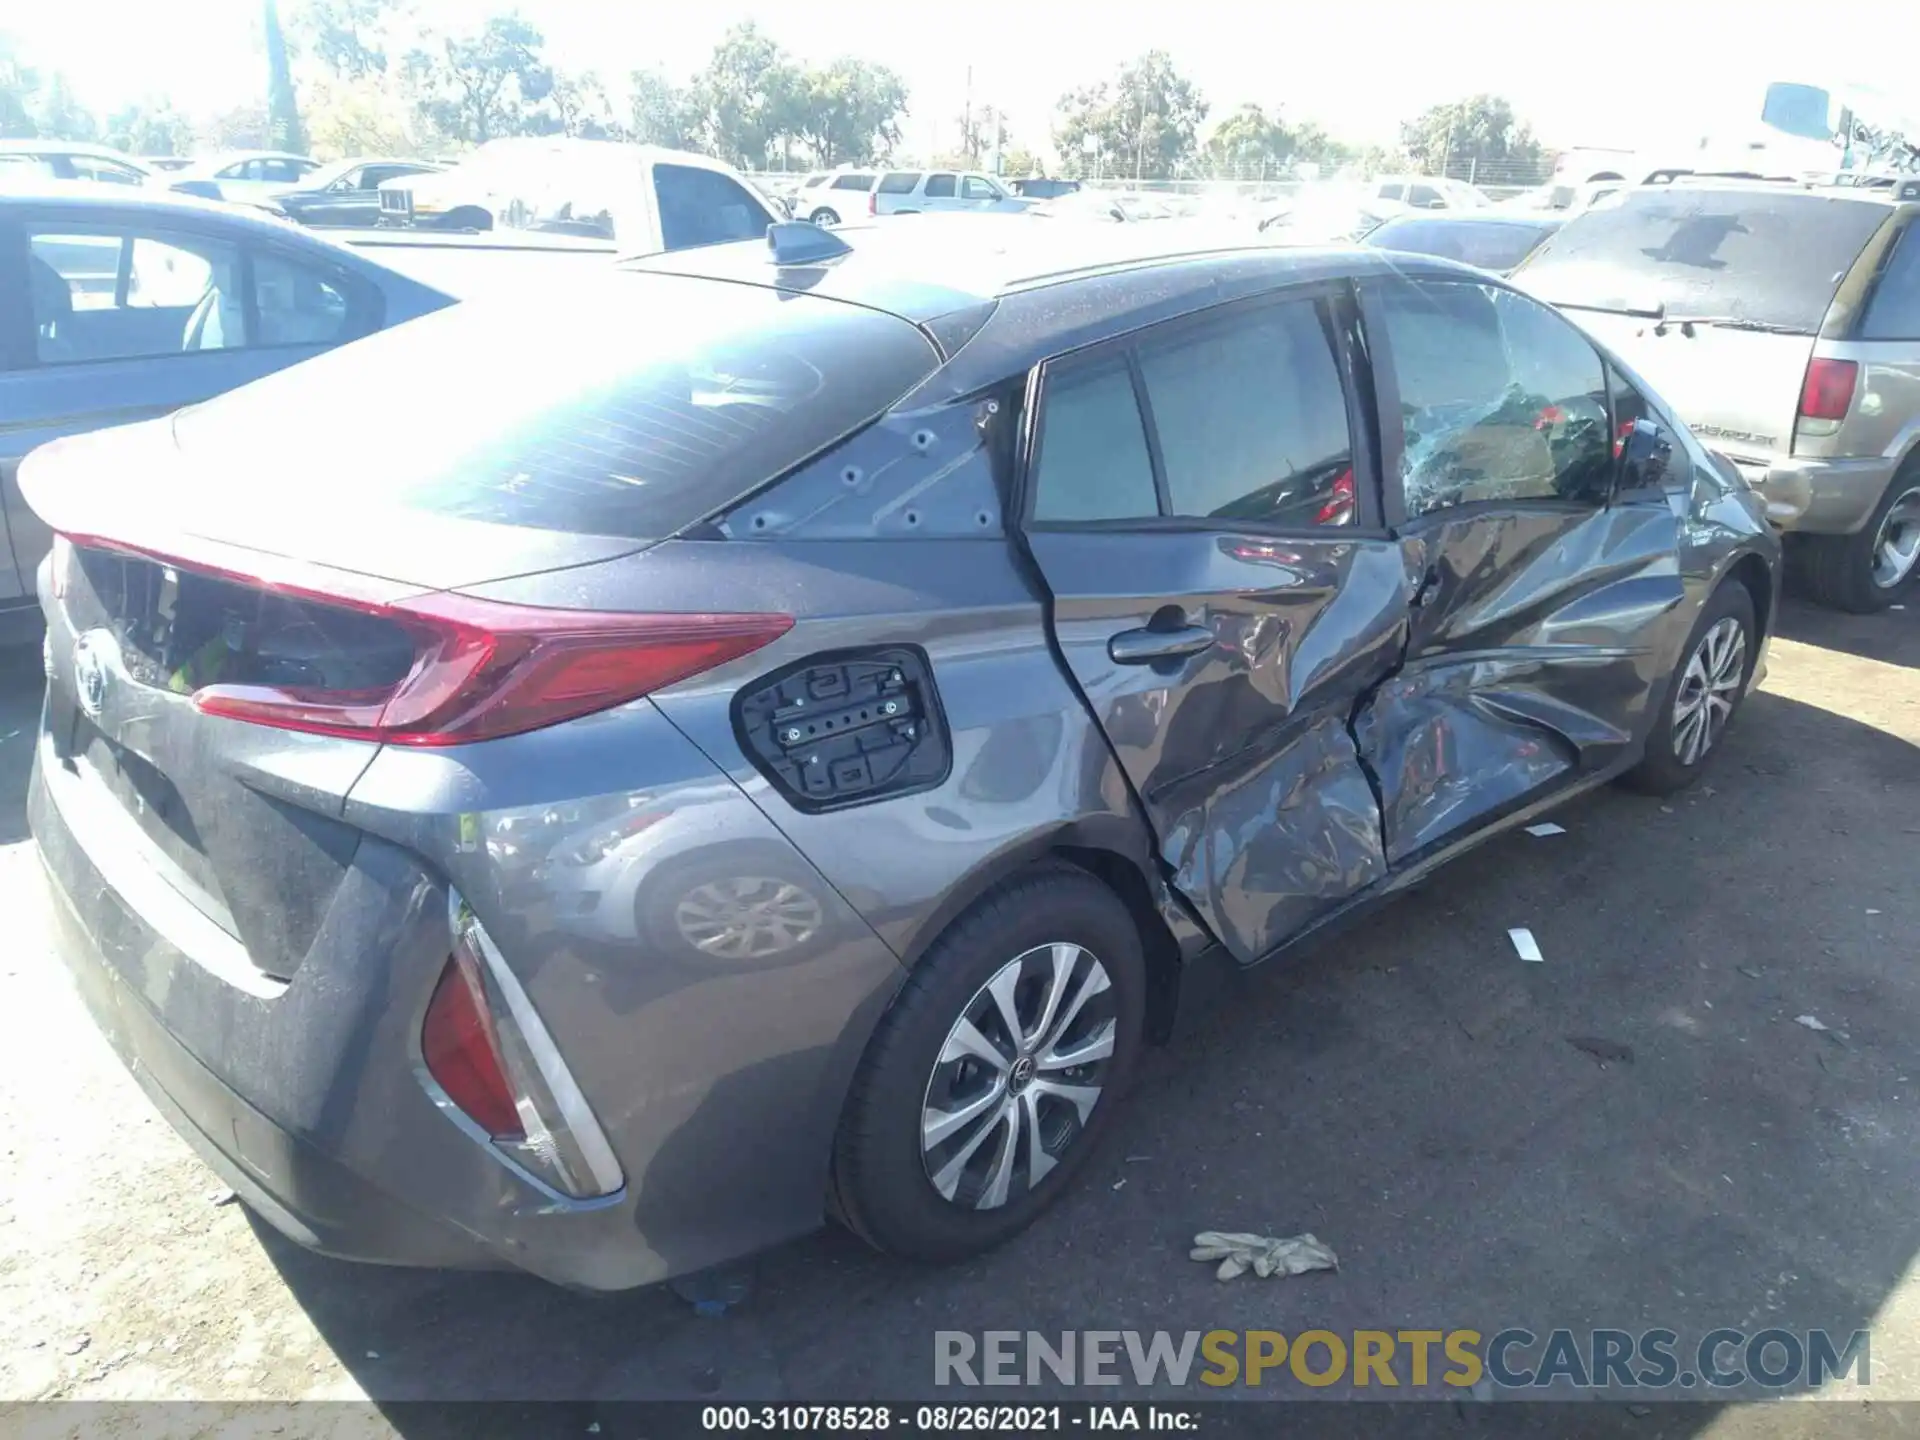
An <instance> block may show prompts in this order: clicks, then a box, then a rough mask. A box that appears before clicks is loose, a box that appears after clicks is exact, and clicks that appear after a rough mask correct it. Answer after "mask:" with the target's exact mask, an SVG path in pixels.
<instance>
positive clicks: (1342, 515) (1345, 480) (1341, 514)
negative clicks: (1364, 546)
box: [1313, 470, 1353, 525]
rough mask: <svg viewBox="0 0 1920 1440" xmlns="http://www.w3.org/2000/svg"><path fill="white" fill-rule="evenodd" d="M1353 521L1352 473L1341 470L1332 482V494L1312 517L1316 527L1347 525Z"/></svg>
mask: <svg viewBox="0 0 1920 1440" xmlns="http://www.w3.org/2000/svg"><path fill="white" fill-rule="evenodd" d="M1352 521H1353V471H1352V470H1342V471H1341V472H1340V478H1339V479H1337V480H1335V481H1334V482H1333V493H1332V495H1331V496H1330V497H1329V498H1328V500H1327V503H1326V504H1324V505H1322V506H1321V507H1320V513H1319V514H1318V515H1316V516H1314V517H1313V523H1314V524H1316V525H1347V524H1351V523H1352Z"/></svg>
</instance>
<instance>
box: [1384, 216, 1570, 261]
mask: <svg viewBox="0 0 1920 1440" xmlns="http://www.w3.org/2000/svg"><path fill="white" fill-rule="evenodd" d="M1554 228H1555V227H1554V226H1552V225H1550V224H1545V225H1526V224H1518V223H1515V222H1513V221H1495V220H1486V221H1481V220H1427V219H1421V218H1419V217H1417V216H1416V217H1412V218H1408V219H1402V220H1389V221H1387V223H1386V224H1384V225H1382V226H1381V227H1380V228H1379V229H1378V230H1375V231H1373V232H1372V233H1371V234H1369V235H1368V236H1367V244H1369V245H1373V246H1377V247H1379V248H1380V249H1383V250H1404V251H1407V252H1408V253H1409V254H1413V255H1438V256H1440V257H1441V258H1442V259H1445V260H1458V261H1460V262H1461V264H1463V265H1477V266H1479V267H1480V268H1481V269H1482V270H1500V271H1506V270H1511V269H1512V268H1513V267H1514V266H1516V265H1518V264H1519V263H1520V262H1521V261H1522V260H1524V259H1526V258H1527V252H1528V251H1530V250H1532V249H1533V247H1534V246H1536V245H1538V244H1539V243H1540V242H1541V240H1542V239H1544V238H1545V237H1546V236H1548V235H1551V234H1552V233H1553V231H1554Z"/></svg>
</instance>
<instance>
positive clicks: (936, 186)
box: [927, 175, 954, 200]
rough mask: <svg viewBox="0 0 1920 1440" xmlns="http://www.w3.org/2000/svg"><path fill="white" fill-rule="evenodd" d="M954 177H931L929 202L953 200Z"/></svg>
mask: <svg viewBox="0 0 1920 1440" xmlns="http://www.w3.org/2000/svg"><path fill="white" fill-rule="evenodd" d="M953 184H954V177H953V176H951V175H929V176H928V177H927V198H928V199H929V200H951V199H952V198H953Z"/></svg>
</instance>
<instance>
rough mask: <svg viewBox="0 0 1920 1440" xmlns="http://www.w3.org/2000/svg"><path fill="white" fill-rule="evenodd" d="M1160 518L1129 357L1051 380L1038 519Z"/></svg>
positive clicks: (1036, 496)
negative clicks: (1128, 363)
mask: <svg viewBox="0 0 1920 1440" xmlns="http://www.w3.org/2000/svg"><path fill="white" fill-rule="evenodd" d="M1159 513H1160V504H1159V501H1158V500H1157V499H1156V498H1155V496H1154V488H1153V461H1152V459H1151V457H1150V456H1149V455H1148V453H1147V434H1146V430H1145V429H1144V427H1142V425H1141V423H1140V407H1139V405H1138V404H1137V403H1136V402H1135V400H1134V393H1133V377H1132V375H1131V374H1130V373H1129V371H1128V368H1127V361H1126V357H1125V356H1120V357H1117V358H1111V359H1108V360H1105V361H1102V362H1100V363H1098V364H1094V365H1085V366H1078V367H1074V368H1072V369H1068V370H1065V371H1063V372H1061V373H1060V374H1057V375H1049V376H1048V378H1047V390H1046V405H1045V409H1044V411H1043V413H1042V417H1041V428H1040V453H1039V457H1038V460H1037V463H1036V464H1035V466H1034V481H1033V518H1034V519H1035V520H1051V521H1055V522H1066V523H1072V522H1074V521H1085V520H1138V519H1142V518H1145V517H1148V516H1153V515H1158V514H1159Z"/></svg>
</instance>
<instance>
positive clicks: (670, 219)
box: [653, 165, 772, 250]
mask: <svg viewBox="0 0 1920 1440" xmlns="http://www.w3.org/2000/svg"><path fill="white" fill-rule="evenodd" d="M653 187H654V192H655V193H656V194H657V195H658V196H659V197H660V243H661V245H662V247H663V248H664V249H668V250H687V249H691V248H692V247H693V246H696V245H721V244H724V243H726V242H727V241H729V240H753V239H757V238H758V237H760V236H762V235H765V234H766V233H767V226H768V225H770V224H771V223H772V217H771V216H769V215H768V214H767V212H766V210H765V209H764V208H762V206H761V204H760V202H759V201H758V200H755V199H754V198H753V196H751V195H749V194H748V193H747V191H746V188H745V187H744V186H742V185H741V184H740V183H739V181H737V180H734V179H733V178H732V177H731V176H727V175H722V174H721V173H720V172H719V171H717V170H700V169H696V168H695V167H693V166H691V165H656V166H654V167H653Z"/></svg>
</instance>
